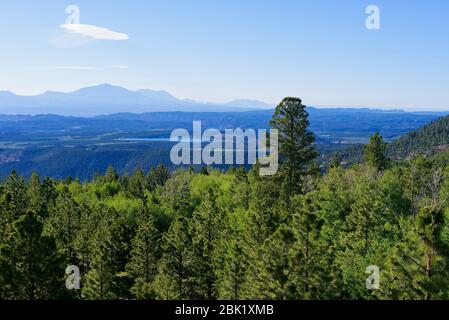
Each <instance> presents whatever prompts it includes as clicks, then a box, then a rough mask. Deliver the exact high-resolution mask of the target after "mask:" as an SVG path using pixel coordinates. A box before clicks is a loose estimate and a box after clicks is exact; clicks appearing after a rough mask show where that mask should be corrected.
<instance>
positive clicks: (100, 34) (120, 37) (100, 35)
mask: <svg viewBox="0 0 449 320" xmlns="http://www.w3.org/2000/svg"><path fill="white" fill-rule="evenodd" d="M61 28H62V29H64V30H66V31H68V32H69V33H72V34H78V35H82V36H85V37H89V38H92V39H96V40H115V41H124V40H128V39H129V36H128V35H127V34H125V33H119V32H115V31H112V30H109V29H106V28H102V27H98V26H94V25H90V24H63V25H61Z"/></svg>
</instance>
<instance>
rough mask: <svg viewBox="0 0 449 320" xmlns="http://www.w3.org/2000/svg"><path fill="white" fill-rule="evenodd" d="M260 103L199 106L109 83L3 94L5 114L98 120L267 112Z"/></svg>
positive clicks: (0, 101)
mask: <svg viewBox="0 0 449 320" xmlns="http://www.w3.org/2000/svg"><path fill="white" fill-rule="evenodd" d="M267 107H269V104H266V103H264V102H261V101H257V100H245V99H240V100H233V101H230V102H224V103H210V102H204V103H203V102H197V101H194V100H188V99H178V98H176V97H175V96H173V95H172V94H170V93H169V92H167V91H165V90H151V89H141V90H128V89H126V88H124V87H121V86H115V85H111V84H108V83H104V84H100V85H96V86H88V87H83V88H80V89H78V90H75V91H72V92H57V91H46V92H44V93H42V94H39V95H34V96H23V95H16V94H14V93H13V92H11V91H0V113H2V114H33V115H35V114H49V113H52V114H58V115H65V116H95V115H100V114H113V113H119V112H132V113H145V112H172V111H187V112H192V111H201V112H206V111H210V112H231V111H247V110H251V109H255V108H267Z"/></svg>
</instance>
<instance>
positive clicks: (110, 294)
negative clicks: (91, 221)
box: [82, 208, 117, 300]
mask: <svg viewBox="0 0 449 320" xmlns="http://www.w3.org/2000/svg"><path fill="white" fill-rule="evenodd" d="M96 210H99V211H100V212H101V213H102V215H103V218H102V220H100V221H99V223H98V226H97V227H96V229H95V233H94V234H93V235H92V238H91V239H90V253H91V260H90V265H89V266H90V269H89V272H88V273H87V274H86V276H85V277H84V279H83V280H84V282H83V283H84V286H83V287H82V295H83V297H85V298H86V299H89V300H91V299H93V300H98V299H100V300H106V299H114V298H116V297H117V296H116V295H115V290H116V289H117V283H116V281H115V276H116V274H117V269H116V265H115V264H114V259H113V255H114V247H113V245H114V244H113V241H114V240H113V238H114V237H116V236H117V235H115V234H113V233H112V232H111V231H112V230H111V227H110V225H109V223H110V220H109V219H108V218H109V217H108V215H109V212H108V211H107V209H106V208H97V209H96Z"/></svg>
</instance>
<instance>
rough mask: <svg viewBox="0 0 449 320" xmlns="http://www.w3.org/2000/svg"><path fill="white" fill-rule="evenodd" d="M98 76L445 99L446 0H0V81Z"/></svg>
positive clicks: (201, 86) (212, 89) (239, 90)
mask: <svg viewBox="0 0 449 320" xmlns="http://www.w3.org/2000/svg"><path fill="white" fill-rule="evenodd" d="M69 5H75V6H76V7H77V8H79V13H80V15H79V20H77V19H76V14H73V13H74V12H75V11H73V10H72V9H73V7H69V8H67V7H68V6H69ZM370 5H375V6H377V8H378V9H379V16H378V17H379V19H378V20H372V18H373V17H374V18H376V17H375V16H373V15H372V11H369V12H368V13H367V11H366V10H367V7H368V6H370ZM71 8H72V9H71ZM67 9H69V10H68V11H67V12H68V14H67V13H66V10H67ZM75 13H76V12H75ZM367 19H368V22H370V23H371V24H369V25H373V21H374V22H377V21H378V22H379V27H380V28H379V29H369V28H367V26H366V23H367ZM101 83H110V84H113V85H119V86H123V87H126V88H128V89H133V90H134V89H154V90H167V91H168V92H170V93H171V94H173V95H174V96H176V97H178V98H188V99H194V100H198V101H209V102H225V101H230V100H233V99H240V98H246V99H258V100H262V101H265V102H268V103H273V104H275V103H277V102H279V101H280V100H281V99H282V98H283V97H285V96H297V97H300V98H301V99H302V100H303V102H304V103H305V104H307V105H314V106H326V107H329V106H347V107H376V108H384V109H390V108H393V109H397V108H399V109H407V110H449V1H447V0H427V1H424V0H422V1H418V0H394V1H392V0H385V1H384V0H370V1H364V0H321V1H317V0H309V1H305V0H304V1H300V0H132V1H124V0H116V1H110V0H72V1H65V0H39V1H35V0H3V1H1V4H0V90H9V91H12V92H14V93H16V94H21V95H35V94H40V93H42V92H44V91H63V92H68V91H74V90H76V89H79V88H81V87H85V86H91V85H98V84H101Z"/></svg>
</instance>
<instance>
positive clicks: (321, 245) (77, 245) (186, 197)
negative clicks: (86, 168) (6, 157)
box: [0, 98, 449, 299]
mask: <svg viewBox="0 0 449 320" xmlns="http://www.w3.org/2000/svg"><path fill="white" fill-rule="evenodd" d="M307 125H308V120H307V113H306V112H305V110H304V107H303V106H302V104H301V102H300V100H298V99H293V98H290V99H285V100H284V101H283V102H282V103H281V104H280V105H279V106H278V108H277V109H276V111H275V114H274V116H273V119H272V121H271V126H272V127H273V128H277V129H279V130H280V131H281V133H282V134H281V139H280V152H281V154H282V163H281V169H280V171H279V172H278V174H276V175H274V176H271V177H261V176H260V175H259V166H258V165H255V166H254V167H253V168H252V169H251V170H249V171H245V170H244V169H243V168H231V169H229V170H228V171H227V172H221V171H218V170H215V169H210V168H209V169H206V168H203V169H202V170H201V171H200V172H194V170H193V169H190V170H178V171H175V172H171V173H170V172H169V171H168V170H167V169H166V168H164V167H163V166H158V167H157V168H153V169H152V170H150V171H149V172H142V171H141V170H136V171H135V172H134V173H133V174H132V175H130V176H126V175H125V176H119V175H118V174H117V172H116V171H115V170H114V169H113V168H112V167H110V168H109V169H108V170H107V172H105V173H104V175H98V176H96V177H95V178H94V179H93V180H92V181H89V182H84V183H81V182H80V181H78V180H72V179H66V180H53V179H49V178H43V179H42V178H39V177H38V176H37V175H33V176H32V177H31V178H30V179H29V180H27V181H26V180H24V178H22V177H20V176H18V175H17V174H16V173H15V172H12V173H11V174H10V175H9V176H8V177H7V178H6V179H5V180H4V181H3V182H2V184H1V188H0V212H1V214H0V234H1V237H0V299H57V298H64V299H447V298H449V277H448V270H449V269H448V263H449V204H448V200H449V167H443V166H441V164H437V163H436V162H431V161H430V160H429V159H426V158H424V157H421V156H418V157H416V158H413V159H411V160H409V161H407V162H406V163H405V164H404V165H401V166H400V167H399V166H394V163H393V162H391V161H389V160H388V158H387V155H386V152H385V144H384V142H383V140H382V137H380V136H379V135H375V136H373V137H372V138H371V141H370V143H369V145H368V146H367V147H366V148H365V153H364V159H365V163H364V164H360V165H355V166H353V167H351V168H349V169H344V168H343V167H341V166H340V163H339V161H337V159H334V161H333V163H332V166H331V169H330V170H329V172H328V173H327V174H326V175H322V174H321V173H320V171H319V170H317V167H316V164H315V161H314V159H315V157H316V152H315V150H314V145H313V140H314V137H313V134H311V133H310V132H309V131H307ZM68 265H76V266H79V268H80V270H81V289H80V290H73V291H69V290H67V289H66V286H65V281H66V277H67V276H66V275H65V273H64V271H65V268H66V267H67V266H68ZM369 266H377V267H378V268H379V270H380V285H379V287H378V288H374V290H371V289H367V287H366V279H367V277H368V276H369V275H370V274H367V273H366V270H367V267H369Z"/></svg>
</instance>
